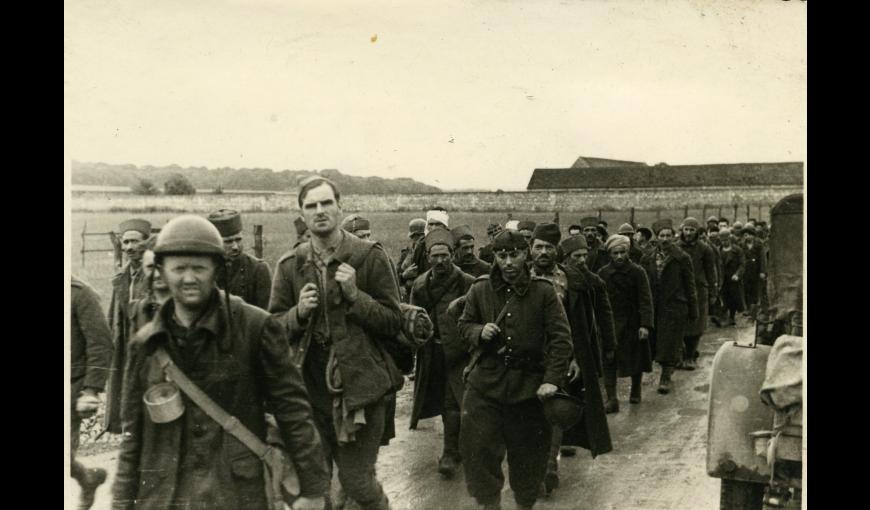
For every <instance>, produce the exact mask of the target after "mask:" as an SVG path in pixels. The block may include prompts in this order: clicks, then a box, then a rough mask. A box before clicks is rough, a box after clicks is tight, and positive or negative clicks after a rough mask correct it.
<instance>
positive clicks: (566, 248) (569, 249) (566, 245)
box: [559, 236, 589, 255]
mask: <svg viewBox="0 0 870 510" xmlns="http://www.w3.org/2000/svg"><path fill="white" fill-rule="evenodd" d="M559 247H560V248H562V253H564V254H565V255H570V254H572V253H574V252H575V251H577V250H579V249H581V248H585V249H587V250H588V249H589V243H587V242H586V238H585V237H583V236H571V237H566V238H565V239H563V240H562V242H561V243H559Z"/></svg>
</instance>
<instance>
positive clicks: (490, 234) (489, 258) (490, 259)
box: [478, 223, 502, 265]
mask: <svg viewBox="0 0 870 510" xmlns="http://www.w3.org/2000/svg"><path fill="white" fill-rule="evenodd" d="M501 231H502V228H501V225H499V224H498V223H490V224H489V225H487V227H486V237H487V240H488V241H489V242H488V243H487V244H486V246H483V247H481V248H480V253H479V255H478V257H479V258H480V260H482V261H484V262H486V263H487V264H490V265H492V264H493V263H494V262H495V254H493V253H492V242H493V240H494V239H495V236H497V235H498V234H499V233H500V232H501Z"/></svg>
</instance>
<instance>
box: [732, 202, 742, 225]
mask: <svg viewBox="0 0 870 510" xmlns="http://www.w3.org/2000/svg"><path fill="white" fill-rule="evenodd" d="M738 207H740V206H738V205H737V204H734V220H732V221H731V223H734V222H735V221H737V208H738Z"/></svg>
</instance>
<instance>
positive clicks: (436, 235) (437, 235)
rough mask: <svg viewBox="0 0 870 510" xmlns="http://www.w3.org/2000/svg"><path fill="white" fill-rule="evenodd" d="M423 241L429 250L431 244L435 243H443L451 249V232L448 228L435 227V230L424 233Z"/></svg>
mask: <svg viewBox="0 0 870 510" xmlns="http://www.w3.org/2000/svg"><path fill="white" fill-rule="evenodd" d="M423 242H424V243H426V250H427V251H428V250H431V249H432V247H433V246H435V245H436V244H443V245H445V246H447V247H448V248H450V250H451V251H452V250H453V234H451V233H450V231H448V230H444V229H443V228H436V229H435V230H432V231H430V232H429V233H428V234H426V237H424V238H423Z"/></svg>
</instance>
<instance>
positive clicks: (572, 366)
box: [568, 359, 580, 382]
mask: <svg viewBox="0 0 870 510" xmlns="http://www.w3.org/2000/svg"><path fill="white" fill-rule="evenodd" d="M578 377H580V365H578V364H577V360H576V359H572V360H571V363H568V380H569V381H571V382H574V381H576V380H577V378H578Z"/></svg>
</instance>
